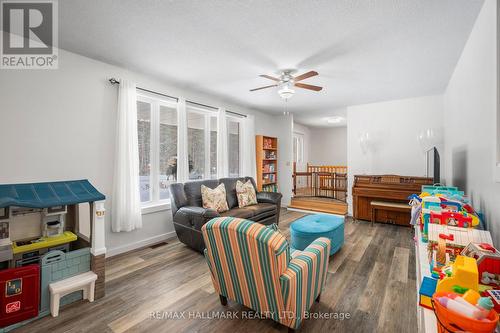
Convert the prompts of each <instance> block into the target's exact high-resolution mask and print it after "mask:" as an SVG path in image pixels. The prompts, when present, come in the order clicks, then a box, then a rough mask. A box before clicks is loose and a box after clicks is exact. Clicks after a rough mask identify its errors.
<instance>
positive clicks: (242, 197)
mask: <svg viewBox="0 0 500 333" xmlns="http://www.w3.org/2000/svg"><path fill="white" fill-rule="evenodd" d="M236 196H237V197H238V207H240V208H242V207H246V206H251V205H256V204H257V194H256V193H255V188H254V187H253V184H252V182H251V181H250V180H247V182H246V183H243V182H242V181H239V180H238V181H237V182H236Z"/></svg>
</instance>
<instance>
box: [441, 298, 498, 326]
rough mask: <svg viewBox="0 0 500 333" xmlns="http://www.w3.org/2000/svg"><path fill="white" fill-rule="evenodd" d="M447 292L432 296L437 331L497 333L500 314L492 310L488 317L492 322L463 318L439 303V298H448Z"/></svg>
mask: <svg viewBox="0 0 500 333" xmlns="http://www.w3.org/2000/svg"><path fill="white" fill-rule="evenodd" d="M446 294H448V293H446V292H438V293H435V294H434V295H433V296H432V300H431V303H432V309H433V310H434V314H435V315H436V319H437V329H438V332H439V333H448V332H473V333H491V332H494V331H495V328H496V327H497V323H498V314H497V313H496V312H495V311H494V310H491V311H490V314H489V315H488V317H487V318H488V319H489V320H490V321H488V322H485V321H481V320H476V319H472V318H469V317H465V316H462V315H460V314H458V313H456V312H455V311H451V310H448V309H446V308H445V307H444V306H442V305H441V303H439V301H438V297H442V296H446Z"/></svg>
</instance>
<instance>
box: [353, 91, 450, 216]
mask: <svg viewBox="0 0 500 333" xmlns="http://www.w3.org/2000/svg"><path fill="white" fill-rule="evenodd" d="M442 124H443V99H442V96H426V97H417V98H409V99H402V100H397V101H389V102H381V103H373V104H365V105H357V106H351V107H349V108H348V109H347V165H348V177H349V185H348V187H349V189H348V190H349V195H348V202H349V213H350V214H352V195H351V189H352V182H353V176H354V175H358V174H398V175H404V176H425V172H426V169H425V155H424V153H423V151H422V149H421V148H420V145H419V143H418V139H417V136H418V134H419V133H420V132H421V131H423V130H425V129H427V128H441V127H442ZM363 133H369V135H370V137H372V142H373V149H372V150H371V151H370V152H368V153H366V154H364V153H363V151H362V149H361V146H360V144H359V136H360V135H361V134H363Z"/></svg>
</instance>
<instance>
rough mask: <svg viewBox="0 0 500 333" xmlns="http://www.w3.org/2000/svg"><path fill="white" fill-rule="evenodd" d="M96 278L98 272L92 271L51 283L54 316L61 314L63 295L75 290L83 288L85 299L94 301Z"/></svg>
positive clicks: (51, 309)
mask: <svg viewBox="0 0 500 333" xmlns="http://www.w3.org/2000/svg"><path fill="white" fill-rule="evenodd" d="M96 280H97V274H95V273H94V272H92V271H90V272H86V273H83V274H79V275H75V276H72V277H70V278H67V279H64V280H60V281H57V282H53V283H50V284H49V291H50V314H51V315H52V317H57V316H58V315H59V301H60V300H61V297H63V296H65V295H68V294H71V293H72V292H74V291H77V290H83V299H88V300H89V302H93V301H94V288H95V281H96Z"/></svg>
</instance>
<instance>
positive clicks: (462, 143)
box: [444, 0, 500, 245]
mask: <svg viewBox="0 0 500 333" xmlns="http://www.w3.org/2000/svg"><path fill="white" fill-rule="evenodd" d="M496 6H497V3H496V0H486V1H485V3H484V5H483V8H482V10H481V12H480V14H479V16H478V18H477V21H476V23H475V25H474V28H473V30H472V32H471V35H470V37H469V40H468V41H467V44H466V45H465V48H464V50H463V53H462V55H461V57H460V60H459V61H458V64H457V66H456V68H455V71H454V73H453V75H452V77H451V80H450V82H449V84H448V87H447V89H446V92H445V95H444V105H445V111H444V117H445V123H444V136H445V156H444V159H445V178H446V181H447V183H448V184H455V185H459V186H461V187H463V188H464V189H465V190H466V192H467V194H468V195H469V196H470V198H471V199H472V202H473V205H474V207H475V208H476V209H479V210H480V211H482V212H483V213H484V214H485V217H486V222H487V226H488V228H489V229H490V230H491V232H492V235H493V240H494V242H495V244H497V245H498V244H500V205H499V202H500V183H497V182H495V181H494V164H495V141H496V125H495V124H497V119H496V112H497V94H498V88H499V87H498V83H497V56H498V54H497V37H498V36H497V30H496V29H497V21H496V20H497V18H496V13H497V8H496Z"/></svg>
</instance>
